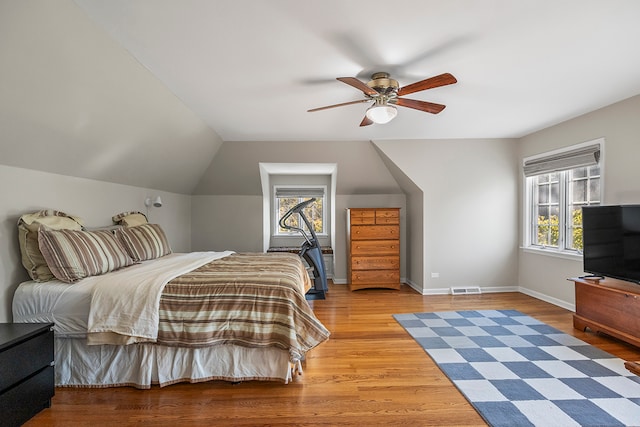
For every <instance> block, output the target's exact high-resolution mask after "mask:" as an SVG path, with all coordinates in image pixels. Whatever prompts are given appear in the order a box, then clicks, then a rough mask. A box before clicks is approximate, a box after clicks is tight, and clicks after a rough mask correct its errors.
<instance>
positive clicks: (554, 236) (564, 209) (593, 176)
mask: <svg viewBox="0 0 640 427" xmlns="http://www.w3.org/2000/svg"><path fill="white" fill-rule="evenodd" d="M600 145H601V144H589V145H586V146H581V147H579V148H575V147H574V148H573V149H570V150H563V151H560V152H556V153H553V154H549V155H545V156H542V157H537V158H535V159H527V160H525V164H524V171H525V175H526V186H527V188H526V190H527V191H526V203H527V206H526V213H527V220H526V224H527V230H526V237H527V242H526V244H525V245H526V246H528V247H530V248H539V249H550V250H553V251H557V252H568V253H576V254H577V253H580V252H581V251H582V207H583V206H592V205H599V204H600V200H601V185H600V182H601V176H600Z"/></svg>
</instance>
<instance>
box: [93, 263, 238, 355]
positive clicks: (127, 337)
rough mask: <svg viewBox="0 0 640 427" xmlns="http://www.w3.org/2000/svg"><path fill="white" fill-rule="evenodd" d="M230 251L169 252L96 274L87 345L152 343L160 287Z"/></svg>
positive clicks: (156, 325) (156, 331)
mask: <svg viewBox="0 0 640 427" xmlns="http://www.w3.org/2000/svg"><path fill="white" fill-rule="evenodd" d="M232 253H233V252H231V251H225V252H191V253H184V254H170V255H166V256H164V257H162V258H158V259H156V260H153V261H151V262H144V263H142V264H138V265H134V266H131V267H127V268H124V269H122V270H117V271H114V272H111V273H109V274H107V275H104V276H100V280H98V281H97V283H96V284H95V286H94V289H93V293H92V296H91V309H90V311H89V321H88V336H87V342H88V344H90V345H100V344H115V345H122V344H132V343H136V342H154V341H156V339H157V337H158V319H159V317H158V307H159V306H160V297H161V295H162V290H163V289H164V286H165V285H166V284H167V283H168V282H170V281H171V280H172V279H174V278H176V277H178V276H179V275H181V274H184V273H188V272H190V271H192V270H195V269H196V268H198V267H201V266H203V265H204V264H206V263H208V262H211V261H214V260H216V259H220V258H224V257H226V256H229V255H231V254H232Z"/></svg>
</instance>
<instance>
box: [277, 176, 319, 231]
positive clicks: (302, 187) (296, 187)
mask: <svg viewBox="0 0 640 427" xmlns="http://www.w3.org/2000/svg"><path fill="white" fill-rule="evenodd" d="M311 188H313V189H318V188H321V189H322V231H320V232H318V231H316V232H315V233H316V235H317V236H318V237H328V236H329V233H328V232H327V209H326V207H327V186H326V185H313V184H311V185H286V184H279V185H274V186H273V198H272V202H273V205H272V206H273V208H272V210H271V213H272V215H273V229H272V230H273V231H272V233H271V235H272V237H277V238H287V237H300V233H299V232H297V231H280V223H279V222H280V210H279V208H280V206H279V203H278V196H277V194H278V190H279V189H287V190H300V193H301V195H299V196H297V197H298V199H300V202H302V199H309V198H312V197H315V198H316V199H319V198H320V197H318V196H310V195H302V194H304V190H305V189H311ZM301 222H302V223H304V221H301ZM304 228H306V227H304Z"/></svg>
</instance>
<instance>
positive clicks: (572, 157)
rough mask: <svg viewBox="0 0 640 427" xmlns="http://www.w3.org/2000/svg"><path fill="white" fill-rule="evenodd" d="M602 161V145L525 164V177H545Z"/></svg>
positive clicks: (533, 160)
mask: <svg viewBox="0 0 640 427" xmlns="http://www.w3.org/2000/svg"><path fill="white" fill-rule="evenodd" d="M599 161H600V144H594V145H589V146H586V147H581V148H577V149H575V150H569V151H563V152H560V153H556V154H551V155H548V156H544V157H538V158H535V159H531V160H525V162H524V176H535V175H543V174H546V173H551V172H558V171H565V170H569V169H575V168H580V167H586V166H595V165H597V164H598V162H599Z"/></svg>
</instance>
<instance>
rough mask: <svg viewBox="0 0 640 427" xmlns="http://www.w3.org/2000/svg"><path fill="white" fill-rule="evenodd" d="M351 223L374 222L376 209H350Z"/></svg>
mask: <svg viewBox="0 0 640 427" xmlns="http://www.w3.org/2000/svg"><path fill="white" fill-rule="evenodd" d="M350 220H351V224H375V223H376V211H374V210H370V209H364V210H360V209H358V210H354V209H352V210H351V211H350Z"/></svg>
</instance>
